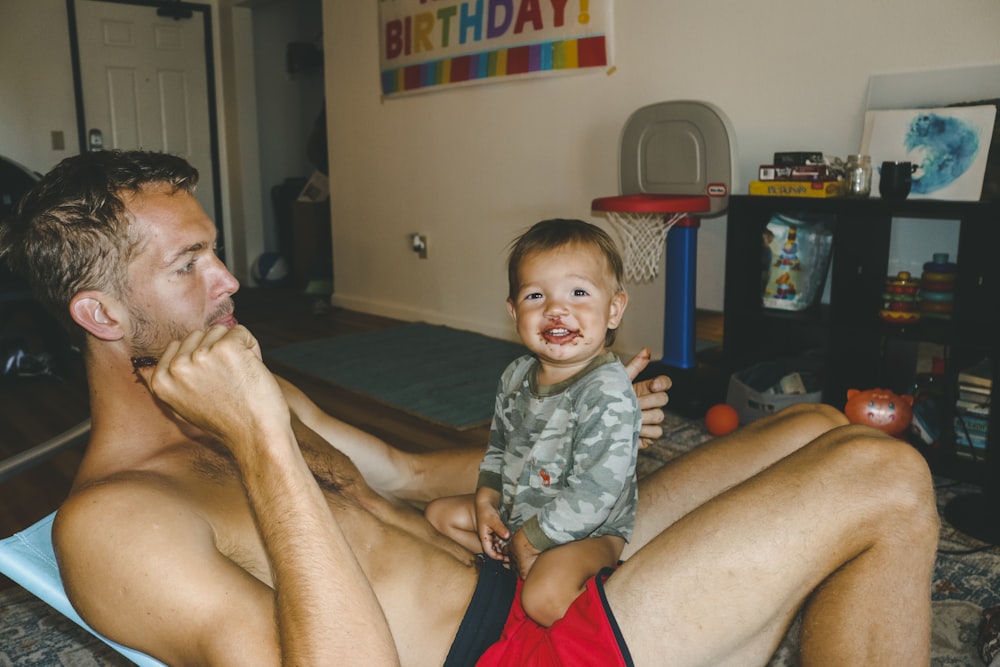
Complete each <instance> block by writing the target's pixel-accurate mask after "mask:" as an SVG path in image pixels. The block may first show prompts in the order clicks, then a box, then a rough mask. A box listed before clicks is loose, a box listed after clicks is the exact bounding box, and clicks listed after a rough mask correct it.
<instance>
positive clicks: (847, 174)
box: [844, 155, 872, 197]
mask: <svg viewBox="0 0 1000 667" xmlns="http://www.w3.org/2000/svg"><path fill="white" fill-rule="evenodd" d="M871 191H872V158H871V156H870V155H848V156H847V166H846V167H845V168H844V193H845V194H846V195H847V196H848V197H867V196H868V195H869V194H871Z"/></svg>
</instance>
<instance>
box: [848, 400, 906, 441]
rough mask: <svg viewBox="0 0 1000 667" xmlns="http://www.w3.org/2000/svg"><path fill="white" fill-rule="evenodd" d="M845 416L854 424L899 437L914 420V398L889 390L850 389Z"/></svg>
mask: <svg viewBox="0 0 1000 667" xmlns="http://www.w3.org/2000/svg"><path fill="white" fill-rule="evenodd" d="M844 414H846V415H847V419H848V420H850V421H851V423H853V424H868V425H869V426H874V427H875V428H877V429H879V430H880V431H884V432H885V433H888V434H889V435H893V436H899V434H900V433H902V432H903V431H905V430H906V429H907V427H909V425H910V421H911V420H912V419H913V397H912V396H910V395H909V394H903V395H902V396H900V395H899V394H896V393H894V392H891V391H889V390H888V389H866V390H864V391H861V390H859V389H848V390H847V405H845V406H844Z"/></svg>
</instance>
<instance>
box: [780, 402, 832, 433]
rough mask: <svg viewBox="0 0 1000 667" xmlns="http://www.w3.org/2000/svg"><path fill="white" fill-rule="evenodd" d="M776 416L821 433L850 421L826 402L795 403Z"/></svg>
mask: <svg viewBox="0 0 1000 667" xmlns="http://www.w3.org/2000/svg"><path fill="white" fill-rule="evenodd" d="M774 416H775V417H776V418H778V419H780V420H781V421H785V422H789V421H794V422H796V423H801V424H802V425H804V426H806V427H811V428H813V429H815V430H816V431H819V432H821V433H823V432H826V431H829V430H831V429H834V428H837V427H838V426H844V425H845V424H847V423H848V422H847V416H846V415H845V414H844V413H843V412H841V411H840V410H838V409H837V408H835V407H833V406H831V405H827V404H825V403H795V404H793V405H790V406H788V407H787V408H784V409H782V410H781V411H780V412H777V413H775V415H774Z"/></svg>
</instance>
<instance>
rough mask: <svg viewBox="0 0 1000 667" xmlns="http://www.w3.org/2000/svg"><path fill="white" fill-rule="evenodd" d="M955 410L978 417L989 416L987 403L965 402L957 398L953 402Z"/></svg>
mask: <svg viewBox="0 0 1000 667" xmlns="http://www.w3.org/2000/svg"><path fill="white" fill-rule="evenodd" d="M955 409H956V410H957V411H958V412H961V413H968V414H970V415H979V416H986V417H988V416H989V414H990V404H989V401H987V402H985V403H980V402H976V401H967V400H964V399H962V398H959V399H958V400H957V401H955Z"/></svg>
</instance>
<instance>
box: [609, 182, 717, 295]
mask: <svg viewBox="0 0 1000 667" xmlns="http://www.w3.org/2000/svg"><path fill="white" fill-rule="evenodd" d="M709 204H710V200H709V198H708V197H707V196H706V197H701V196H692V195H651V194H638V195H619V196H617V197H600V198H598V199H595V200H594V201H593V202H592V203H591V209H592V210H594V211H601V212H603V213H607V215H608V220H610V221H611V225H612V226H613V227H614V228H615V231H617V232H618V235H619V236H620V237H621V240H622V259H623V260H624V262H625V280H626V281H627V282H630V283H645V282H649V281H650V280H652V279H653V278H655V277H656V276H657V274H658V273H659V271H660V263H661V259H662V257H663V247H664V239H666V238H667V235H668V234H669V232H670V229H671V228H672V227H673V226H674V225H679V226H681V227H692V226H694V227H696V226H697V225H698V224H699V223H698V219H697V218H692V217H691V214H692V213H703V212H706V211H708V210H709Z"/></svg>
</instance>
